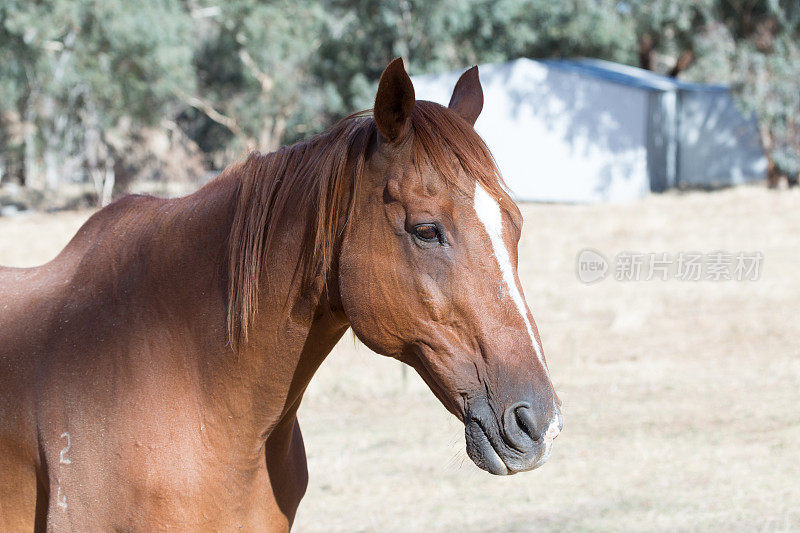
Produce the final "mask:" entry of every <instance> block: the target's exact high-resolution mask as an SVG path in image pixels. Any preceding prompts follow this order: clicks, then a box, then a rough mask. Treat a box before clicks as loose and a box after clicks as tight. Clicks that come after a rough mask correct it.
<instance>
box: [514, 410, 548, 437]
mask: <svg viewBox="0 0 800 533" xmlns="http://www.w3.org/2000/svg"><path fill="white" fill-rule="evenodd" d="M510 409H511V410H513V412H514V418H515V421H516V423H517V425H518V426H519V429H521V430H522V431H523V432H524V433H525V434H527V435H528V436H529V437H530V438H531V439H533V440H535V441H536V440H539V438H540V435H539V434H540V433H541V432H540V431H537V429H536V421H535V419H534V416H533V409H532V408H531V404H529V403H528V402H519V403H516V404H514V405H512V406H511V407H510Z"/></svg>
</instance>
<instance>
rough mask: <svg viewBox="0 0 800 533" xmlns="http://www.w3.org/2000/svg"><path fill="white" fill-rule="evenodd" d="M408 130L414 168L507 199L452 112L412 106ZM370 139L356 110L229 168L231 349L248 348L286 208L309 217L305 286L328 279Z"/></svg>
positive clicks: (371, 125)
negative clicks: (232, 186)
mask: <svg viewBox="0 0 800 533" xmlns="http://www.w3.org/2000/svg"><path fill="white" fill-rule="evenodd" d="M410 131H411V138H410V142H412V143H413V159H414V165H415V167H416V168H417V170H418V171H421V168H422V165H423V164H425V163H427V164H429V165H430V166H431V167H432V168H434V169H437V170H438V171H439V172H440V173H441V176H442V177H443V179H444V180H445V181H446V183H447V184H448V186H451V187H458V188H460V189H462V190H465V189H467V188H468V186H469V185H468V184H469V183H471V180H467V182H468V183H462V182H463V181H465V180H463V179H462V180H459V179H458V176H459V168H458V167H459V166H460V167H461V169H463V171H464V173H465V174H466V175H467V176H471V177H474V178H475V179H476V180H477V181H478V182H479V183H480V184H481V185H483V187H484V188H485V189H486V190H487V191H488V192H489V193H490V194H491V195H492V196H494V197H495V198H496V199H497V200H498V201H500V202H501V204H505V203H506V202H509V201H510V199H509V198H508V196H507V195H505V194H504V193H503V189H504V187H505V186H504V184H503V182H502V179H501V178H500V174H499V172H498V171H497V167H496V165H495V162H494V159H493V158H492V156H491V153H490V152H489V149H488V148H487V147H486V144H485V143H484V142H483V140H482V139H481V138H480V136H479V135H478V134H477V133H475V130H474V129H473V128H472V126H471V125H470V124H468V123H467V122H466V121H464V120H463V119H461V118H460V117H459V116H458V115H457V114H455V113H454V112H452V111H450V110H448V109H447V108H445V107H443V106H440V105H439V104H435V103H433V102H426V101H417V103H416V105H415V106H414V109H413V111H412V114H411V129H410ZM376 135H377V127H376V125H375V121H374V120H373V119H372V117H371V112H370V111H362V112H359V113H356V114H354V115H351V116H349V117H347V118H345V119H342V120H341V121H340V122H338V123H337V124H335V125H334V126H333V127H331V128H330V129H329V130H327V131H325V132H323V133H320V134H319V135H316V136H314V137H312V138H310V139H308V140H305V141H302V142H299V143H297V144H294V145H292V146H287V147H283V148H280V149H279V150H277V151H276V152H272V153H270V154H266V155H263V154H260V153H258V152H253V153H251V154H250V155H249V156H248V158H247V160H246V161H245V162H244V163H242V164H240V165H238V167H237V168H235V169H234V172H235V173H237V174H238V184H237V196H238V199H237V205H236V211H235V213H234V218H233V224H232V227H231V232H230V237H229V245H228V246H229V267H228V317H227V320H228V337H229V342H230V344H231V346H232V347H233V348H234V349H235V350H236V349H238V348H239V347H241V346H242V345H244V344H246V343H247V338H248V330H249V329H250V327H251V325H252V324H253V321H254V319H255V316H256V311H257V309H258V287H259V281H260V279H261V276H262V273H263V270H264V264H265V261H266V260H267V257H268V256H269V252H270V247H271V246H272V245H273V239H274V237H275V232H276V229H277V226H278V224H279V221H280V220H281V218H282V215H283V214H284V213H285V212H286V211H287V210H288V209H292V210H295V211H298V212H304V213H307V214H308V217H307V218H308V221H309V222H308V226H307V227H306V228H302V229H301V231H302V233H301V235H305V237H304V238H305V239H306V241H305V242H306V245H305V246H303V249H304V254H303V256H302V258H301V259H302V261H303V262H304V265H303V266H302V267H301V272H302V276H303V284H304V286H308V285H309V284H310V283H311V282H312V281H313V279H314V278H316V277H317V276H319V275H320V274H322V275H325V276H327V273H328V270H329V268H330V266H331V262H332V259H333V257H332V256H333V249H334V245H335V242H336V239H337V237H338V236H339V232H341V231H342V230H343V229H344V224H345V222H346V220H347V218H348V217H349V216H350V214H351V213H352V211H353V208H354V206H353V202H351V201H350V199H351V198H352V197H353V195H354V191H355V190H356V188H357V187H358V186H359V182H360V180H361V176H362V174H363V171H364V165H365V163H366V159H367V157H368V151H369V149H370V145H371V144H372V143H373V142H374V140H375V139H376ZM506 207H507V206H506ZM300 210H302V211H300Z"/></svg>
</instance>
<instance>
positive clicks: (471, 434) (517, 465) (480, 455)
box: [465, 417, 557, 476]
mask: <svg viewBox="0 0 800 533" xmlns="http://www.w3.org/2000/svg"><path fill="white" fill-rule="evenodd" d="M465 435H466V441H467V455H468V456H469V458H470V459H472V461H473V462H474V463H475V465H476V466H478V468H481V469H482V470H486V471H487V472H489V473H490V474H494V475H496V476H507V475H512V474H516V473H518V472H526V471H529V470H535V469H537V468H539V467H540V466H542V465H543V464H545V463H546V462H547V460H548V459H549V458H550V455H551V453H552V451H553V441H554V440H555V438H556V436H557V433H555V434H554V435H552V436H550V435H547V436H545V437H544V438H543V439H541V440H539V441H533V442H531V444H530V446H528V447H527V448H526V449H523V450H520V449H519V448H518V447H517V446H515V445H513V444H511V443H508V442H506V441H505V439H503V438H502V437H501V436H499V435H495V434H493V432H491V431H486V430H485V429H484V427H483V424H482V423H481V422H480V421H478V420H475V419H469V417H468V420H467V421H466V424H465ZM489 435H492V437H490V436H489Z"/></svg>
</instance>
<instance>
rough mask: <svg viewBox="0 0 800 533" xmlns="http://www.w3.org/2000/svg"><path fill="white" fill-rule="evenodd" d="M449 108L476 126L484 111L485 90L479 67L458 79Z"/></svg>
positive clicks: (473, 68)
mask: <svg viewBox="0 0 800 533" xmlns="http://www.w3.org/2000/svg"><path fill="white" fill-rule="evenodd" d="M447 107H449V108H450V109H452V110H453V111H455V112H456V113H458V114H459V115H460V116H461V118H463V119H464V120H466V121H467V122H469V123H470V124H472V125H473V126H474V125H475V121H476V120H478V115H480V114H481V109H483V89H482V88H481V80H480V78H479V77H478V67H477V66H474V67H472V68H471V69H469V70H468V71H466V72H465V73H464V74H462V75H461V77H460V78H458V81H457V82H456V88H455V89H453V96H451V97H450V103H449V104H448V105H447Z"/></svg>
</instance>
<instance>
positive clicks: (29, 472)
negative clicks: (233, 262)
mask: <svg viewBox="0 0 800 533" xmlns="http://www.w3.org/2000/svg"><path fill="white" fill-rule="evenodd" d="M149 203H151V202H148V201H147V200H144V201H142V200H138V199H137V198H127V199H124V200H123V201H122V202H118V203H117V204H115V205H112V206H110V209H109V208H107V209H104V210H101V211H99V212H98V213H96V214H95V215H93V216H92V217H91V218H90V219H89V220H88V221H87V222H86V223H85V224H84V225H83V226H82V227H81V228H80V229H79V230H78V232H77V233H76V235H75V236H74V237H73V238H72V240H71V241H70V243H69V244H68V245H67V246H66V247H65V248H64V249H63V250H62V251H61V252H60V253H59V254H58V256H56V258H54V259H53V260H52V261H50V262H48V263H45V264H43V265H41V266H36V267H31V268H14V267H5V266H0V530H2V531H11V530H14V531H16V530H29V529H32V527H33V520H34V516H35V514H37V513H40V512H41V508H42V506H41V505H39V504H37V473H36V472H37V470H38V469H39V468H40V467H41V465H40V464H39V463H40V459H41V457H40V453H41V446H42V442H40V441H41V438H42V431H43V428H42V427H39V426H41V424H42V423H44V420H42V417H43V415H44V413H43V412H42V405H41V403H42V397H46V396H47V391H46V390H45V389H47V387H48V386H49V385H48V382H49V381H52V379H49V380H48V378H47V376H48V375H52V374H53V371H54V370H53V369H57V368H59V367H60V366H62V365H61V364H60V363H61V362H63V360H64V359H69V358H75V357H79V356H80V354H81V353H86V354H91V352H92V349H91V347H90V346H89V345H87V344H84V345H81V344H82V343H81V342H80V340H81V339H83V340H87V341H89V340H90V337H91V332H92V330H93V327H94V324H87V323H85V321H82V320H81V318H82V317H84V316H86V315H87V312H92V311H91V310H92V308H97V307H98V306H103V305H107V304H104V303H103V302H107V301H108V298H105V299H104V298H103V292H104V291H103V290H102V289H99V290H98V284H97V282H96V281H95V280H96V279H100V280H102V279H103V278H104V277H105V278H107V277H108V272H115V271H117V270H118V265H117V264H115V257H114V256H115V250H118V249H120V248H124V247H125V245H126V243H125V242H124V241H125V239H124V238H123V237H124V236H123V235H121V234H120V231H121V230H120V224H124V221H125V219H126V217H129V216H130V213H131V212H132V211H136V210H137V209H141V207H142V204H149ZM94 314H95V316H97V311H96V310H95V311H94ZM56 372H58V370H56ZM51 403H52V402H51ZM45 418H46V417H45ZM45 425H46V423H45ZM55 437H56V438H58V435H55ZM38 480H39V482H40V485H39V488H38V492H41V491H42V488H41V487H42V485H41V483H45V484H46V483H47V481H46V480H44V479H42V478H41V477H38ZM38 496H39V498H40V499H41V494H38ZM40 519H41V517H40Z"/></svg>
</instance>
